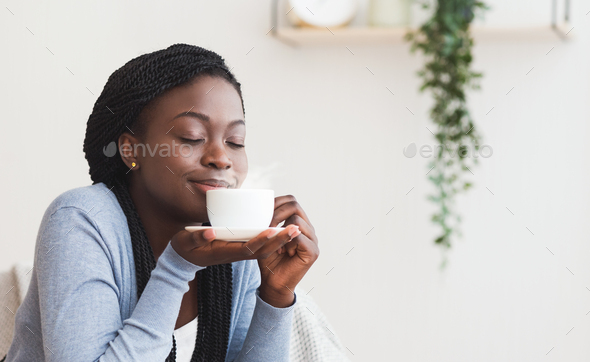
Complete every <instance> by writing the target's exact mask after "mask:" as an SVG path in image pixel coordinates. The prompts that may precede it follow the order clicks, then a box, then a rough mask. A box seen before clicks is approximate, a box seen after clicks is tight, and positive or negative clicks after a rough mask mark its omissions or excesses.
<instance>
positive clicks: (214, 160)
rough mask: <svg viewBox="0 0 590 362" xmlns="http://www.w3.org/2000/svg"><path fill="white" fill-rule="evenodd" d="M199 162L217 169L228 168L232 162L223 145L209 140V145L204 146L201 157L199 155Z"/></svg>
mask: <svg viewBox="0 0 590 362" xmlns="http://www.w3.org/2000/svg"><path fill="white" fill-rule="evenodd" d="M201 164H202V165H203V166H208V167H213V168H217V169H228V168H230V167H231V166H232V162H231V160H230V159H229V157H227V153H226V152H225V146H224V145H223V144H219V142H209V145H207V147H205V152H204V154H203V157H201Z"/></svg>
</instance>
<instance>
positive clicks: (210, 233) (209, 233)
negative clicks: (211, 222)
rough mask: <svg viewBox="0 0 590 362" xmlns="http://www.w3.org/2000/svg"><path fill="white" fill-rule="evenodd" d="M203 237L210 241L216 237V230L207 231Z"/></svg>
mask: <svg viewBox="0 0 590 362" xmlns="http://www.w3.org/2000/svg"><path fill="white" fill-rule="evenodd" d="M203 237H205V239H207V240H209V239H212V238H214V237H215V230H213V229H207V230H205V232H204V233H203Z"/></svg>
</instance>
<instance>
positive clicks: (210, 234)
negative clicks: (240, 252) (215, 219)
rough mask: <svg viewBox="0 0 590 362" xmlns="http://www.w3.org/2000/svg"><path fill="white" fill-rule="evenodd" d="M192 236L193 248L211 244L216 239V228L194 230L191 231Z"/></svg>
mask: <svg viewBox="0 0 590 362" xmlns="http://www.w3.org/2000/svg"><path fill="white" fill-rule="evenodd" d="M191 236H192V245H193V248H200V247H201V246H203V245H206V244H209V243H210V242H211V241H213V240H215V237H216V236H217V235H216V233H215V230H213V229H205V230H197V231H194V232H192V233H191Z"/></svg>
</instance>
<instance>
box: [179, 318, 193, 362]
mask: <svg viewBox="0 0 590 362" xmlns="http://www.w3.org/2000/svg"><path fill="white" fill-rule="evenodd" d="M198 319H199V316H197V317H196V318H195V319H193V320H192V321H190V322H188V323H187V324H185V325H184V326H182V327H180V328H178V329H175V330H174V339H176V361H177V362H190V360H191V357H192V356H193V351H194V350H195V341H196V340H197V326H198V323H197V321H198Z"/></svg>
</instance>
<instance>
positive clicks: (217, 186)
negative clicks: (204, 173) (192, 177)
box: [190, 179, 229, 194]
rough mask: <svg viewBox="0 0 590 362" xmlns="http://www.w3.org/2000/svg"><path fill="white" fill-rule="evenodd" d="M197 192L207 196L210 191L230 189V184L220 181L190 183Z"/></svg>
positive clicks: (209, 180)
mask: <svg viewBox="0 0 590 362" xmlns="http://www.w3.org/2000/svg"><path fill="white" fill-rule="evenodd" d="M190 182H191V183H192V184H193V185H194V186H195V188H196V189H197V190H199V191H201V192H202V193H203V194H206V193H207V191H209V190H223V189H227V188H229V182H227V181H225V180H218V179H208V180H199V181H190Z"/></svg>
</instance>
